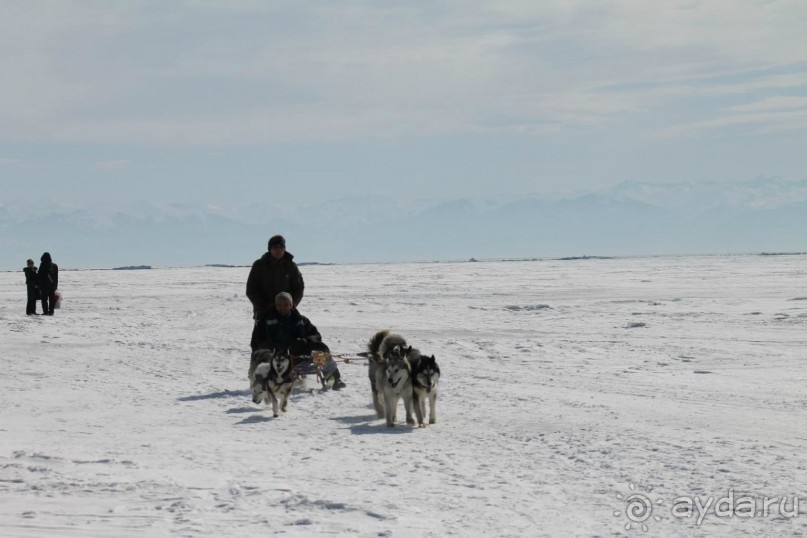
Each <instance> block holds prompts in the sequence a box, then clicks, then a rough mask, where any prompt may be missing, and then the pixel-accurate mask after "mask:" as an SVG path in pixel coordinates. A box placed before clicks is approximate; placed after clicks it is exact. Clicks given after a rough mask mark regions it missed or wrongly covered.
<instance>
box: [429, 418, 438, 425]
mask: <svg viewBox="0 0 807 538" xmlns="http://www.w3.org/2000/svg"><path fill="white" fill-rule="evenodd" d="M429 424H437V419H436V418H430V419H429Z"/></svg>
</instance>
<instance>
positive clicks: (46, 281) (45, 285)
mask: <svg viewBox="0 0 807 538" xmlns="http://www.w3.org/2000/svg"><path fill="white" fill-rule="evenodd" d="M40 261H41V262H42V263H41V264H40V265H39V272H38V273H37V279H38V281H39V289H40V290H41V291H42V293H43V294H45V295H49V294H51V293H53V292H55V291H56V290H57V289H59V266H58V265H56V264H55V263H53V261H52V260H51V258H50V254H48V253H47V252H46V253H44V254H43V255H42V258H41V260H40Z"/></svg>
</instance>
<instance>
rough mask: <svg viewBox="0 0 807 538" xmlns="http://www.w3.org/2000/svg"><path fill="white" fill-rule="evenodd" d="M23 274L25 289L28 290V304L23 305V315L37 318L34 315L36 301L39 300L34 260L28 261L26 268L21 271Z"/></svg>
mask: <svg viewBox="0 0 807 538" xmlns="http://www.w3.org/2000/svg"><path fill="white" fill-rule="evenodd" d="M23 271H24V272H25V287H27V288H28V304H26V305H25V313H26V315H29V316H38V315H39V314H37V313H36V301H37V299H39V280H38V278H37V275H36V265H34V260H28V266H27V267H25V268H24V269H23Z"/></svg>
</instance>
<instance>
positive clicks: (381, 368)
mask: <svg viewBox="0 0 807 538" xmlns="http://www.w3.org/2000/svg"><path fill="white" fill-rule="evenodd" d="M367 348H368V351H369V352H370V360H369V361H368V363H369V365H370V367H369V369H368V376H369V377H370V390H371V391H372V395H373V407H374V408H375V411H376V415H377V416H378V418H382V417H383V418H385V419H386V421H387V426H389V427H392V426H395V422H396V420H397V410H398V400H403V402H404V409H405V410H406V423H407V424H412V425H414V424H415V420H414V419H413V418H412V400H413V396H414V393H413V390H412V367H411V365H410V363H409V357H410V356H413V355H415V354H417V350H415V349H413V348H412V346H409V345H407V344H406V340H404V338H403V337H402V336H401V335H398V334H394V333H391V332H389V331H380V332H378V333H376V335H375V336H373V338H372V339H371V340H370V342H369V343H368V344H367Z"/></svg>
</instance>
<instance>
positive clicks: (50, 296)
mask: <svg viewBox="0 0 807 538" xmlns="http://www.w3.org/2000/svg"><path fill="white" fill-rule="evenodd" d="M55 305H56V292H55V291H52V292H50V293H45V292H42V313H43V314H48V315H51V316H52V315H53V307H54V306H55Z"/></svg>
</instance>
